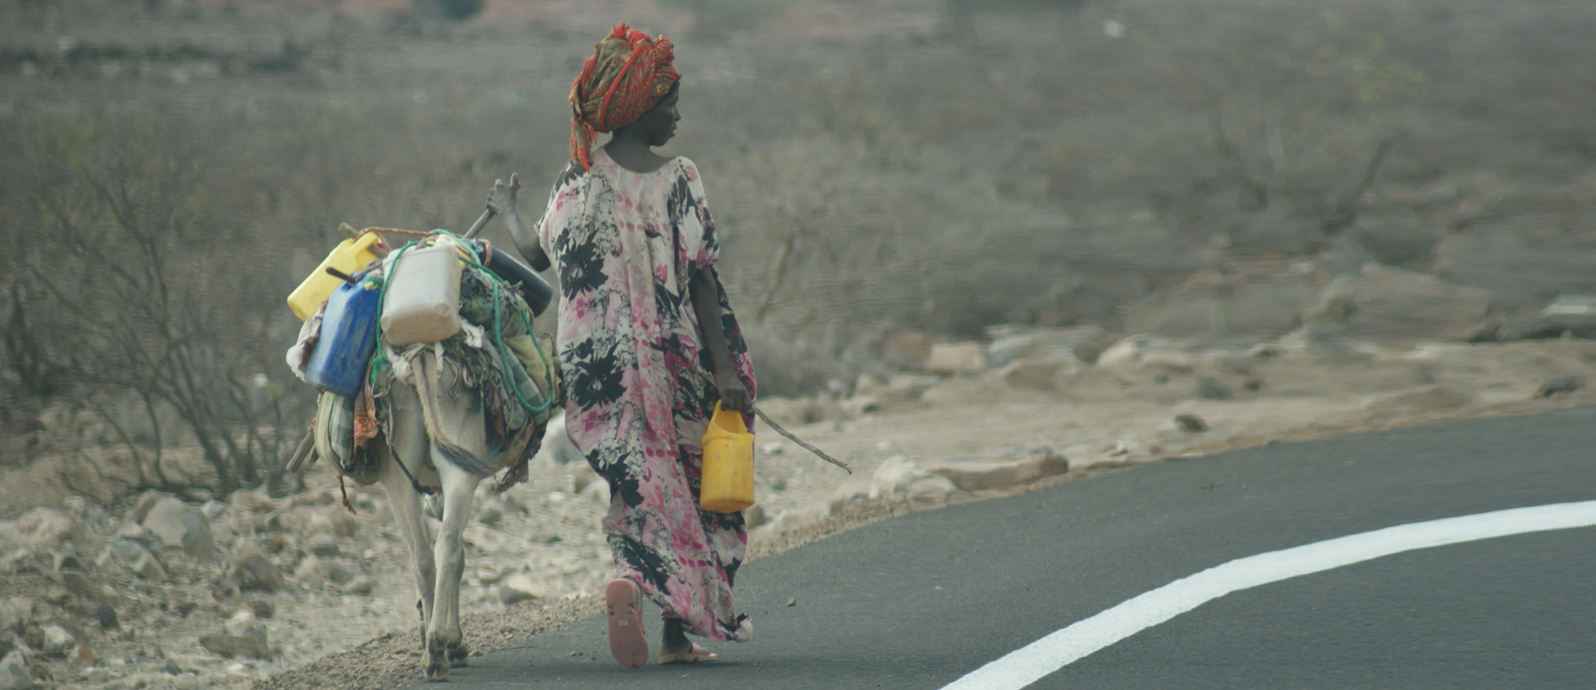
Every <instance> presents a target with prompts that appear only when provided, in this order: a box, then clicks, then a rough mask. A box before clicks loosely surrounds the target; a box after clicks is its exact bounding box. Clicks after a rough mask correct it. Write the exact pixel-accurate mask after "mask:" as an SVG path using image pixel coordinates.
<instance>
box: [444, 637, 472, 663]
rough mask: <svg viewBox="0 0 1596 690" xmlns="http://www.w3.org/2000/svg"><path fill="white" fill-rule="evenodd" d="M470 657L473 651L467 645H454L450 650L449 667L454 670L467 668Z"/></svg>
mask: <svg viewBox="0 0 1596 690" xmlns="http://www.w3.org/2000/svg"><path fill="white" fill-rule="evenodd" d="M468 656H471V650H470V649H468V648H467V647H466V646H465V643H461V644H457V645H454V646H453V647H450V648H449V665H450V666H451V667H454V668H460V667H461V666H465V665H466V657H468Z"/></svg>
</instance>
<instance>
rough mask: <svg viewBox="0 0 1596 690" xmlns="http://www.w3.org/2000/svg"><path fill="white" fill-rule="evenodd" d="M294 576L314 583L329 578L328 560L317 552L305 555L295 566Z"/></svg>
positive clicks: (302, 580)
mask: <svg viewBox="0 0 1596 690" xmlns="http://www.w3.org/2000/svg"><path fill="white" fill-rule="evenodd" d="M294 577H295V578H298V579H299V580H300V581H301V582H305V583H314V582H320V581H322V580H325V579H327V561H325V560H323V559H321V558H317V557H316V555H315V554H311V555H308V556H305V557H304V558H303V559H301V560H300V561H299V565H298V566H297V567H295V568H294Z"/></svg>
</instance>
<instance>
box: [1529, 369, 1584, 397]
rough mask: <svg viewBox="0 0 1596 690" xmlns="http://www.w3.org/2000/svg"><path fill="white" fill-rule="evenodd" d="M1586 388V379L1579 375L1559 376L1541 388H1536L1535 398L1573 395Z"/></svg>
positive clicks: (1543, 384)
mask: <svg viewBox="0 0 1596 690" xmlns="http://www.w3.org/2000/svg"><path fill="white" fill-rule="evenodd" d="M1584 387H1585V377H1583V376H1580V375H1579V374H1570V375H1568V376H1559V377H1557V378H1554V379H1549V380H1547V381H1546V382H1545V383H1542V384H1541V385H1540V387H1539V388H1536V389H1535V397H1537V398H1550V397H1552V396H1555V395H1559V394H1562V393H1572V392H1574V391H1577V390H1579V389H1581V388H1584Z"/></svg>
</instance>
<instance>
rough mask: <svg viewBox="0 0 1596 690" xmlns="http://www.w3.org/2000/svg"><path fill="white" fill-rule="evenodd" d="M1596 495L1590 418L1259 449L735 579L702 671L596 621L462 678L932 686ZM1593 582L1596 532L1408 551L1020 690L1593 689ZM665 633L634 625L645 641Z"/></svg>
mask: <svg viewBox="0 0 1596 690" xmlns="http://www.w3.org/2000/svg"><path fill="white" fill-rule="evenodd" d="M1592 499H1596V411H1593V410H1591V409H1589V408H1583V409H1575V410H1564V411H1558V412H1552V413H1547V414H1542V415H1536V416H1530V417H1513V418H1499V419H1487V420H1477V421H1466V422H1454V423H1447V424H1438V425H1432V426H1424V427H1416V428H1408V429H1400V430H1395V431H1388V432H1379V433H1371V434H1361V435H1355V436H1344V437H1338V438H1329V439H1321V440H1316V441H1307V442H1301V443H1278V444H1271V445H1269V446H1266V447H1261V448H1255V449H1251V450H1244V451H1238V452H1233V453H1225V454H1222V455H1217V456H1210V457H1205V458H1197V459H1190V460H1179V461H1170V462H1165V463H1161V464H1157V465H1150V466H1145V467H1140V468H1135V469H1132V470H1128V471H1123V472H1116V473H1112V474H1107V475H1102V476H1098V477H1094V478H1092V479H1087V480H1082V481H1075V482H1068V483H1065V484H1061V485H1058V486H1055V487H1051V488H1049V489H1045V490H1041V491H1036V492H1033V493H1029V494H1025V495H1021V496H1016V497H1012V498H1006V499H1001V500H991V501H984V502H981V503H974V504H968V505H962V506H955V507H950V508H945V509H941V510H933V511H926V512H922V513H915V514H911V515H908V516H905V517H902V518H898V519H895V520H890V521H887V522H882V523H877V524H874V525H870V526H867V527H864V528H861V529H858V530H854V531H852V532H848V533H845V534H841V535H838V536H835V537H832V538H830V539H826V540H824V541H821V542H818V543H815V544H812V545H809V546H805V547H802V548H799V549H795V550H793V551H789V552H786V553H783V554H780V555H777V556H774V557H770V558H766V559H762V560H759V561H756V562H754V563H752V564H749V565H748V566H747V567H746V568H745V570H744V571H743V573H742V574H741V576H740V577H739V582H738V587H737V596H738V602H739V606H740V607H741V608H742V609H743V610H744V611H745V612H747V613H749V614H750V615H751V616H752V618H753V620H754V626H755V635H754V640H753V641H752V642H750V643H747V644H742V645H738V644H734V643H729V642H723V643H717V644H715V645H712V648H714V649H715V650H716V651H717V652H719V653H720V654H721V661H719V662H716V663H714V664H705V665H700V666H663V667H662V666H657V665H649V666H645V667H643V668H639V669H627V668H623V667H621V666H620V665H619V664H617V663H615V662H614V661H613V660H612V659H610V657H609V652H608V647H607V643H606V640H605V638H604V632H603V625H602V620H601V619H597V618H595V619H589V620H585V621H580V622H578V623H575V624H572V625H570V626H567V627H566V628H563V629H560V630H557V631H553V632H550V633H545V634H543V635H540V636H538V637H536V638H533V639H531V640H528V641H527V642H526V643H525V644H524V645H523V646H521V647H519V648H514V649H506V650H501V651H499V652H495V653H493V654H489V655H486V656H483V657H480V658H474V659H472V662H473V663H472V665H471V666H470V667H467V668H460V669H456V670H455V671H454V672H453V673H452V674H451V676H450V679H449V682H450V684H451V685H452V686H457V687H466V688H500V687H506V688H507V687H517V688H524V687H528V686H532V687H538V686H540V685H543V684H553V685H555V686H558V687H562V688H595V689H597V688H605V689H611V688H672V689H679V688H682V687H689V686H701V687H712V688H717V689H720V688H770V689H797V688H816V689H826V690H830V689H834V688H878V687H879V688H927V689H930V688H939V687H942V686H943V685H946V684H948V683H950V682H952V681H954V680H957V679H958V678H960V677H961V676H963V675H965V674H966V673H969V672H971V671H973V670H975V669H977V668H979V667H981V666H982V665H984V664H986V663H987V662H989V661H992V660H994V659H997V658H999V657H1002V656H1003V655H1005V654H1007V653H1009V652H1010V651H1013V650H1015V649H1017V648H1020V647H1023V646H1025V645H1027V644H1029V643H1031V642H1032V641H1034V640H1036V639H1038V638H1040V637H1042V636H1045V635H1047V634H1048V633H1051V632H1053V631H1055V630H1057V629H1059V628H1062V627H1064V626H1067V625H1069V624H1071V623H1074V622H1076V621H1079V620H1082V619H1084V618H1087V617H1090V616H1092V615H1094V614H1097V613H1098V612H1101V611H1103V610H1105V609H1109V608H1111V607H1113V606H1115V605H1117V604H1119V603H1121V602H1123V601H1125V600H1127V599H1130V598H1132V597H1135V596H1137V595H1138V594H1141V593H1143V592H1146V591H1148V590H1152V589H1155V588H1158V587H1161V586H1163V585H1165V584H1168V583H1170V582H1172V581H1175V580H1178V579H1180V578H1183V577H1186V576H1188V575H1191V574H1193V573H1196V572H1199V571H1202V570H1204V569H1207V568H1210V567H1213V566H1216V565H1219V564H1222V563H1226V562H1228V561H1231V560H1234V559H1238V558H1243V557H1247V556H1252V555H1254V554H1258V553H1262V552H1267V551H1274V550H1278V549H1284V548H1289V547H1295V546H1300V545H1303V544H1308V543H1312V542H1318V541H1322V540H1326V539H1332V538H1336V537H1342V536H1346V535H1351V534H1358V533H1362V532H1368V531H1371V530H1377V529H1381V528H1385V527H1390V526H1393V525H1400V524H1405V523H1412V522H1420V521H1428V520H1435V519H1440V518H1448V517H1455V516H1463V515H1472V514H1476V513H1484V512H1490V511H1497V510H1505V509H1510V508H1520V507H1526V506H1536V505H1543V504H1551V503H1565V502H1573V501H1586V500H1592ZM1593 585H1596V528H1588V527H1587V528H1576V529H1566V530H1559V531H1553V532H1537V533H1531V534H1522V535H1517V536H1509V537H1500V538H1495V539H1489V540H1484V541H1476V542H1469V543H1463V544H1455V545H1451V546H1443V547H1438V548H1431V549H1422V550H1417V551H1408V552H1404V553H1400V554H1396V555H1392V556H1387V557H1384V558H1379V559H1376V560H1372V561H1367V562H1363V563H1358V564H1355V565H1350V566H1346V567H1342V568H1336V569H1333V570H1329V571H1325V572H1320V573H1316V574H1312V575H1307V576H1302V577H1297V578H1293V579H1289V580H1285V581H1281V582H1277V583H1274V584H1269V585H1264V586H1261V587H1256V588H1253V589H1248V590H1243V591H1239V592H1235V593H1233V594H1230V595H1228V596H1224V597H1221V598H1219V599H1216V600H1213V601H1210V602H1208V603H1207V604H1204V605H1202V606H1200V607H1198V608H1196V609H1195V610H1192V611H1190V612H1188V613H1185V614H1182V615H1180V616H1177V617H1175V618H1174V619H1172V620H1170V621H1168V622H1166V623H1164V624H1162V625H1158V626H1154V627H1152V628H1149V629H1146V630H1143V631H1142V632H1140V633H1137V634H1135V635H1133V636H1131V637H1129V638H1127V639H1124V640H1122V641H1120V642H1118V643H1117V644H1113V645H1110V646H1108V647H1107V648H1105V649H1102V650H1101V651H1099V652H1097V653H1095V654H1091V655H1089V656H1087V657H1085V658H1082V659H1080V660H1079V661H1077V662H1075V663H1073V664H1071V665H1069V666H1067V667H1065V668H1063V669H1062V670H1060V671H1058V672H1056V673H1053V674H1052V675H1049V676H1047V677H1045V678H1043V679H1041V680H1040V681H1038V682H1037V683H1035V684H1034V685H1032V686H1031V687H1033V688H1066V687H1067V688H1071V689H1072V690H1083V689H1087V688H1117V689H1123V688H1269V689H1271V690H1273V689H1280V688H1403V689H1412V688H1490V689H1492V690H1496V689H1500V688H1596V586H1593ZM789 599H796V600H797V602H796V605H795V606H791V607H788V606H786V605H785V603H786V602H787V601H788V600H789ZM657 616H658V614H657V612H653V611H650V612H649V613H647V614H645V618H644V620H645V621H646V622H648V623H650V624H653V625H654V627H652V628H650V630H649V635H650V641H651V643H652V642H655V641H656V640H657V639H658V638H657V635H658V627H657V624H655V623H654V622H655V621H656V620H658V618H657ZM418 686H419V684H418ZM434 687H435V686H434Z"/></svg>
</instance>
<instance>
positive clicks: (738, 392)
mask: <svg viewBox="0 0 1596 690" xmlns="http://www.w3.org/2000/svg"><path fill="white" fill-rule="evenodd" d="M715 387H716V388H717V389H719V390H720V409H723V410H737V411H738V412H741V413H743V414H753V413H754V400H753V398H751V397H749V395H748V387H747V386H744V385H743V382H742V379H739V378H737V374H735V373H732V372H722V373H719V374H716V375H715Z"/></svg>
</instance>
